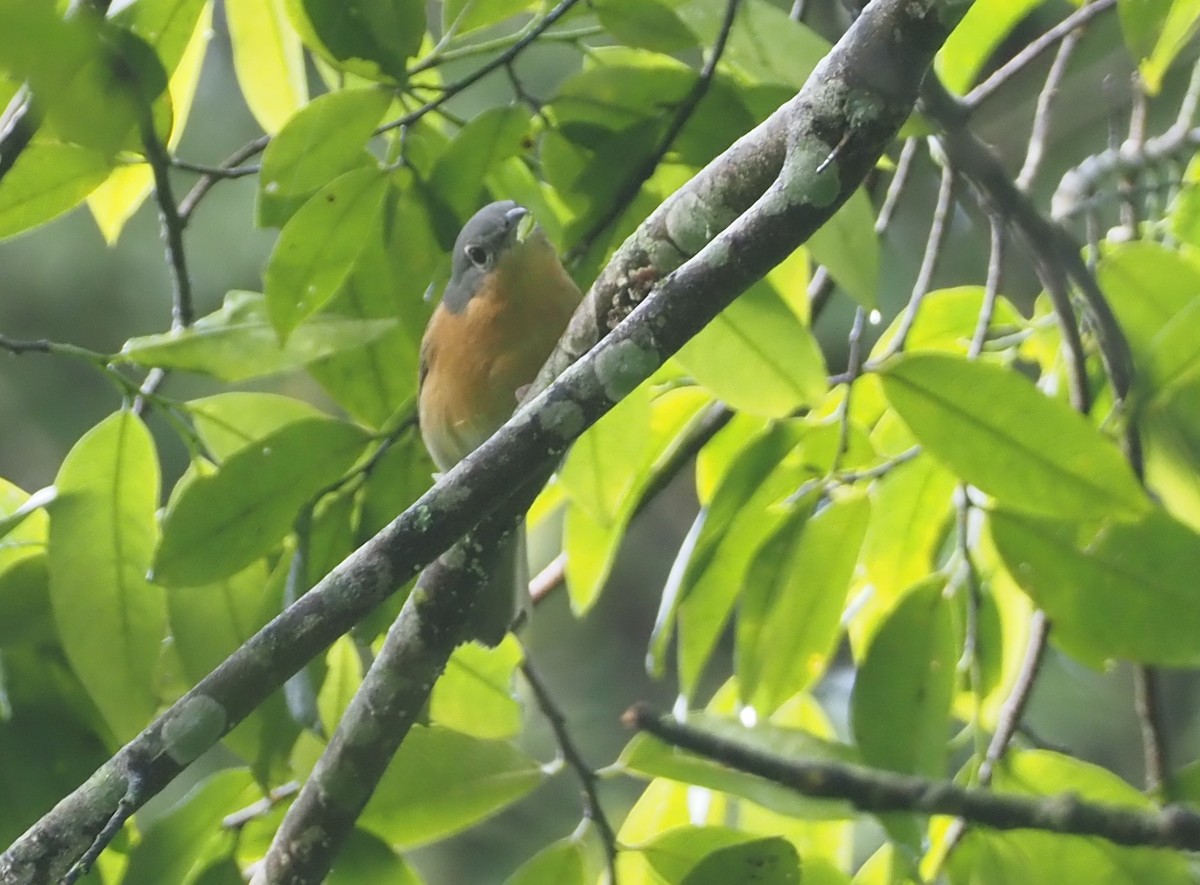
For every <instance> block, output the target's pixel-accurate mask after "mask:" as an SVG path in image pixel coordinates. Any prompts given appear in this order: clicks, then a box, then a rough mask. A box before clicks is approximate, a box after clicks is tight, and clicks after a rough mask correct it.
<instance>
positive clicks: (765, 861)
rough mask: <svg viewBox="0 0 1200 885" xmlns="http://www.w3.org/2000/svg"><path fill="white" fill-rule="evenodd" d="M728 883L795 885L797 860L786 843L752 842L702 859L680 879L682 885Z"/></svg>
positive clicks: (794, 852) (724, 849)
mask: <svg viewBox="0 0 1200 885" xmlns="http://www.w3.org/2000/svg"><path fill="white" fill-rule="evenodd" d="M729 882H744V883H747V885H751V883H762V885H798V883H799V882H800V856H799V854H798V853H797V852H796V848H795V846H794V845H792V843H790V842H788V841H787V840H786V839H780V838H766V839H753V840H751V841H749V842H743V843H741V844H740V845H728V846H726V847H724V848H718V849H717V850H716V851H713V852H711V853H710V854H707V855H705V856H704V857H703V858H702V859H701V860H700V862H699V863H698V864H696V865H695V866H694V867H692V869H691V870H689V871H688V874H687V875H686V876H684V877H683V880H682V883H681V885H725V883H729Z"/></svg>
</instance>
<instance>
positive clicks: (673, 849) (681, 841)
mask: <svg viewBox="0 0 1200 885" xmlns="http://www.w3.org/2000/svg"><path fill="white" fill-rule="evenodd" d="M753 841H755V839H754V837H753V836H751V835H750V834H748V833H741V832H739V831H737V830H734V829H730V828H729V827H718V826H708V827H701V826H685V827H675V828H673V829H671V830H668V831H667V832H665V833H663V834H662V835H661V836H659V837H658V838H657V839H654V840H653V841H652V842H650V843H648V844H645V845H641V846H639V847H638V851H639V852H640V853H641V854H643V855H644V856H645V858H646V859H647V860H648V861H649V862H650V866H651V867H653V869H654V871H655V873H657V874H658V877H659V881H663V882H683V881H684V877H685V876H687V874H688V871H689V870H691V869H693V868H694V867H695V866H696V865H697V864H698V863H699V862H700V861H701V860H702V859H703V858H704V857H705V856H706V855H708V854H710V853H711V852H713V851H719V850H720V849H722V848H728V847H730V846H735V845H744V844H746V843H748V842H753ZM727 881H730V882H733V881H740V880H738V879H730V880H727Z"/></svg>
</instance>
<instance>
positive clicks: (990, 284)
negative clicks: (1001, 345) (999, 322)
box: [967, 213, 1006, 359]
mask: <svg viewBox="0 0 1200 885" xmlns="http://www.w3.org/2000/svg"><path fill="white" fill-rule="evenodd" d="M1005 224H1006V222H1005V220H1004V219H1003V218H1001V217H1000V216H998V215H996V214H995V213H989V214H988V226H989V229H990V232H991V248H990V250H989V252H988V269H987V279H986V280H985V281H984V284H983V303H982V304H981V305H980V306H979V319H978V320H976V322H975V334H974V335H972V336H971V346H970V347H969V348H968V349H967V356H968V357H970V358H971V359H975V358H976V357H977V356H979V354H980V353H982V352H983V345H984V344H985V343H986V342H987V335H988V328H989V327H990V326H991V324H992V316H993V315H994V314H995V312H996V298H997V296H998V295H999V293H1000V275H1001V273H1002V271H1003V269H1004V242H1005V240H1004V228H1005Z"/></svg>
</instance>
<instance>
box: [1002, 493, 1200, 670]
mask: <svg viewBox="0 0 1200 885" xmlns="http://www.w3.org/2000/svg"><path fill="white" fill-rule="evenodd" d="M989 522H990V525H991V532H992V538H993V540H994V541H995V543H996V547H997V548H998V549H999V551H1000V555H1001V556H1002V557H1003V559H1004V562H1005V564H1006V565H1007V566H1008V570H1009V571H1010V572H1011V573H1012V576H1013V578H1014V579H1015V580H1016V581H1017V583H1018V584H1020V585H1021V587H1022V589H1024V590H1025V592H1026V593H1028V594H1029V595H1030V596H1032V597H1033V599H1034V600H1035V601H1036V602H1037V604H1038V606H1039V607H1041V608H1042V609H1044V610H1045V611H1046V613H1047V614H1048V615H1049V616H1050V618H1051V619H1052V620H1053V621H1054V637H1055V641H1056V642H1058V643H1059V644H1061V645H1063V646H1064V647H1065V648H1067V649H1069V650H1070V651H1071V652H1072V653H1073V654H1076V655H1078V656H1080V657H1081V658H1083V659H1084V660H1087V661H1089V662H1091V663H1094V664H1100V663H1102V662H1104V661H1106V660H1110V659H1117V658H1120V659H1124V660H1132V661H1139V662H1142V663H1146V664H1158V665H1163V666H1170V667H1188V666H1194V665H1195V664H1196V662H1197V661H1200V616H1197V610H1196V606H1195V605H1193V604H1192V600H1193V598H1194V591H1193V589H1192V587H1193V581H1192V576H1193V575H1194V572H1195V567H1196V562H1197V561H1200V560H1197V557H1198V556H1200V535H1197V534H1196V533H1195V532H1193V531H1192V530H1191V529H1189V528H1187V527H1186V526H1185V525H1183V524H1182V523H1180V522H1178V521H1176V520H1174V519H1172V518H1171V517H1170V516H1168V515H1167V514H1166V513H1164V512H1163V511H1161V510H1153V511H1151V512H1150V513H1149V514H1148V515H1147V516H1146V517H1145V518H1144V519H1142V520H1141V521H1139V522H1136V523H1116V524H1111V525H1104V526H1102V527H1100V528H1099V529H1096V528H1080V527H1078V526H1075V525H1072V524H1068V523H1056V522H1051V521H1049V520H1045V519H1037V518H1034V517H1031V516H1022V515H1019V514H1016V513H1010V512H1006V511H996V512H995V513H992V514H991V515H990V517H989Z"/></svg>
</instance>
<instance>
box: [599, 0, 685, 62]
mask: <svg viewBox="0 0 1200 885" xmlns="http://www.w3.org/2000/svg"><path fill="white" fill-rule="evenodd" d="M594 7H595V10H596V15H597V17H598V18H599V19H600V24H601V25H603V26H604V29H605V30H607V31H608V32H609V33H610V34H612V35H613V37H615V38H616V39H617V40H618V41H619V42H621V43H624V44H625V45H627V46H636V47H638V48H640V49H652V50H654V51H655V52H681V51H683V50H685V49H692V48H694V47H695V46H696V43H697V41H696V35H695V34H693V33H692V31H691V29H690V28H689V27H688V26H687V25H685V24H684V23H683V20H682V19H680V18H679V16H678V15H677V14H676V12H675V10H673V9H672V8H671V7H670V6H669V5H667V4H666V3H660V2H658V0H597V2H596V3H595V4H594Z"/></svg>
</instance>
